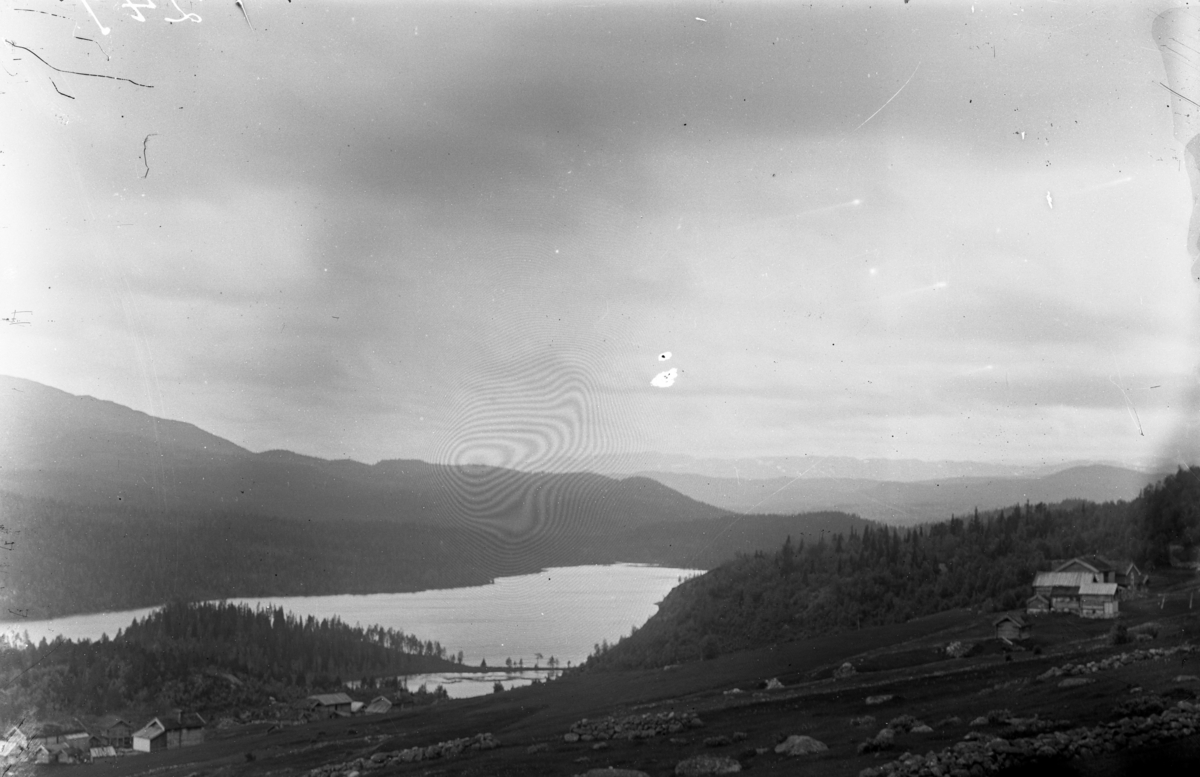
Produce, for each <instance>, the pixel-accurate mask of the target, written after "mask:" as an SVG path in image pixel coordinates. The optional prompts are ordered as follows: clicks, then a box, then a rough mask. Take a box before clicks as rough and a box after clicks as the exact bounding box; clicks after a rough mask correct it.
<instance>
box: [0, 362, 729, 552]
mask: <svg viewBox="0 0 1200 777" xmlns="http://www.w3.org/2000/svg"><path fill="white" fill-rule="evenodd" d="M0 416H2V417H4V418H6V419H9V422H8V423H7V424H6V425H5V426H4V427H3V428H0V488H4V489H7V490H10V491H13V492H16V493H19V494H24V495H27V496H34V497H41V498H52V499H57V500H62V501H67V502H76V503H98V504H116V503H122V504H125V505H129V506H136V507H142V508H152V509H163V510H180V509H187V510H191V511H196V510H214V509H217V510H233V511H237V512H243V513H256V514H263V515H276V516H281V517H286V518H293V519H302V520H311V521H341V520H369V521H381V520H382V521H396V522H403V523H421V524H431V525H438V526H456V527H458V528H466V527H472V526H473V527H475V528H480V529H484V530H486V531H488V532H491V533H493V534H495V535H497V536H498V537H508V538H517V537H525V538H529V537H531V536H534V535H541V534H544V533H556V532H558V531H560V530H564V529H569V530H571V531H580V530H583V531H612V530H618V529H622V528H628V527H630V526H633V525H639V524H644V523H659V522H677V521H686V520H693V519H698V518H715V517H718V516H720V515H723V514H725V513H727V512H728V511H727V510H725V509H723V508H717V507H712V506H710V505H706V504H702V503H700V502H697V501H695V500H693V499H690V498H688V497H686V496H684V495H682V494H679V493H677V492H675V491H673V490H671V489H670V488H668V487H666V486H664V485H662V484H661V483H659V482H657V481H655V480H653V479H650V478H647V477H640V476H635V477H626V478H624V479H620V480H618V479H614V478H608V477H603V476H600V475H594V474H589V473H563V474H544V473H524V472H516V471H513V470H505V469H498V468H493V467H482V466H464V467H448V466H441V465H436V464H428V463H426V462H422V461H403V460H396V461H381V462H379V463H377V464H373V465H371V464H363V463H361V462H357V461H351V460H340V461H328V460H325V459H319V458H314V457H311V456H302V455H299V454H296V453H291V452H289V451H266V452H263V453H252V452H251V451H248V450H246V449H245V448H242V447H240V446H238V445H235V444H233V443H231V442H229V441H228V440H224V439H222V438H220V437H217V436H215V435H212V434H209V433H208V432H206V431H204V430H203V429H200V428H198V427H196V426H193V425H191V424H187V423H182V422H179V421H169V420H164V419H161V418H155V417H153V416H150V415H147V414H145V413H141V412H138V411H136V410H131V409H129V408H127V407H124V406H122V405H118V404H116V403H114V402H107V401H104V400H99V399H94V398H92V397H79V396H75V395H72V394H68V393H66V392H64V391H59V390H58V389H54V388H50V387H48V386H44V385H42V384H39V383H35V382H33V381H29V380H23V379H20V378H11V377H0Z"/></svg>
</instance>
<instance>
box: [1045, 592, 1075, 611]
mask: <svg viewBox="0 0 1200 777" xmlns="http://www.w3.org/2000/svg"><path fill="white" fill-rule="evenodd" d="M1050 609H1052V610H1054V611H1055V612H1079V595H1078V594H1074V595H1070V596H1061V595H1056V596H1053V597H1051V599H1050Z"/></svg>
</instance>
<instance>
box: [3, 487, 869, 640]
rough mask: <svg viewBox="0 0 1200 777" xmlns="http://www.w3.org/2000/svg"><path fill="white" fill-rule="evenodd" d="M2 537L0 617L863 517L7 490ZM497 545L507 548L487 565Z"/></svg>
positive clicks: (363, 582) (717, 543)
mask: <svg viewBox="0 0 1200 777" xmlns="http://www.w3.org/2000/svg"><path fill="white" fill-rule="evenodd" d="M0 514H2V515H3V516H4V525H3V526H2V527H0V532H3V534H2V535H0V536H2V538H3V540H4V541H5V542H6V543H7V544H6V545H5V546H4V549H5V550H6V551H7V552H6V553H5V554H4V559H3V561H5V562H6V563H7V566H6V567H3V568H0V585H3V586H4V587H3V588H0V606H2V609H0V620H8V621H14V620H20V619H22V618H33V619H40V618H47V617H54V616H58V615H67V614H71V613H78V612H98V611H105V610H123V609H133V608H136V607H150V606H156V605H160V604H163V603H164V602H168V601H171V600H174V599H185V600H189V601H198V600H210V599H224V598H235V597H249V596H264V597H265V596H301V595H324V594H346V593H356V594H364V593H398V592H405V591H417V590H425V589H430V588H452V587H462V586H472V585H483V584H485V583H488V582H489V581H490V580H492V579H494V578H495V577H497V576H500V575H502V574H521V573H532V572H536V571H538V570H540V569H543V568H546V567H550V566H567V565H571V564H608V563H613V562H618V561H628V562H641V563H650V564H663V565H667V566H685V567H690V568H696V567H699V568H710V567H712V566H715V565H717V564H719V563H722V562H724V561H727V560H729V559H731V558H733V557H734V555H735V554H736V553H737V552H739V551H741V552H753V551H754V550H758V549H770V548H774V547H777V546H778V545H779V543H780V542H782V541H783V538H784V537H786V536H787V535H788V534H791V535H793V536H795V537H800V536H802V535H803V536H807V535H811V536H814V537H815V536H817V535H819V534H820V533H821V532H833V531H843V532H845V531H849V530H850V528H852V527H858V528H861V527H863V526H865V525H866V523H865V522H864V521H862V520H861V519H858V518H855V517H854V516H850V515H844V514H841V513H822V514H815V515H797V516H729V517H726V518H718V519H709V520H697V521H689V522H686V523H682V524H681V523H677V522H667V523H655V524H650V525H641V526H637V525H635V526H633V527H631V528H626V529H625V530H623V531H617V530H612V531H603V532H600V531H597V532H593V533H582V532H577V533H575V534H573V535H571V536H568V537H566V538H564V540H563V541H562V542H559V543H556V544H554V545H550V546H543V547H531V548H523V547H522V546H521V545H520V543H519V541H517V540H514V542H513V544H512V545H511V546H504V545H501V544H500V543H499V542H497V541H496V540H495V538H494V537H491V536H489V535H487V534H486V532H472V531H470V530H468V529H465V528H463V529H456V528H447V527H437V526H429V525H425V524H405V523H395V522H391V521H346V522H344V523H321V522H310V521H305V520H292V519H284V518H275V517H269V516H262V515H247V514H241V513H235V512H231V511H217V512H212V513H206V512H183V511H154V510H150V509H147V508H139V507H128V506H123V505H107V506H103V507H82V506H80V505H76V504H72V503H67V502H60V501H56V500H49V499H34V498H30V497H23V496H18V495H15V494H11V493H5V492H3V491H0ZM489 553H493V554H496V555H504V556H507V557H508V558H507V560H505V561H503V563H502V564H501V563H497V564H493V563H492V559H491V558H490V557H489Z"/></svg>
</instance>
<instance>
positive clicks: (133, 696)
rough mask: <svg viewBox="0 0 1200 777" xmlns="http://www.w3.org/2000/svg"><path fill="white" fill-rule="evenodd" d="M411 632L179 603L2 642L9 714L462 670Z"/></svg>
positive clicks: (289, 690)
mask: <svg viewBox="0 0 1200 777" xmlns="http://www.w3.org/2000/svg"><path fill="white" fill-rule="evenodd" d="M453 658H459V659H460V660H461V654H459V656H457V657H448V656H447V652H446V648H444V647H443V646H442V645H440V644H439V643H437V642H435V641H430V640H421V639H420V638H419V637H416V636H414V635H412V634H406V633H404V632H403V631H398V630H394V629H385V628H382V627H380V626H372V627H370V628H367V629H364V628H362V627H359V626H349V625H347V624H345V623H343V622H342V621H341V620H340V619H338V618H336V617H334V618H329V619H322V620H317V619H315V618H313V617H312V616H309V617H307V618H303V619H302V618H298V617H296V616H295V615H292V614H288V613H284V611H283V610H282V609H278V608H276V609H251V608H249V607H247V606H245V605H234V604H230V603H226V602H221V603H201V604H193V603H186V602H175V603H172V604H169V605H167V606H166V607H163V608H162V609H160V610H156V611H155V612H153V613H150V614H149V615H147V616H146V617H145V618H143V619H140V620H134V621H133V622H132V623H131V624H130V625H129V627H128V628H126V629H123V630H122V631H120V632H118V634H117V636H116V637H114V638H112V639H109V638H108V637H107V635H106V636H105V637H104V638H102V639H100V640H98V641H91V640H80V641H72V640H67V639H63V638H59V639H56V640H55V641H53V642H47V641H46V640H44V639H43V640H42V641H41V642H40V643H38V644H36V645H34V644H30V643H25V644H15V645H14V644H10V645H8V646H5V647H3V648H0V678H3V680H2V682H0V687H4V688H5V689H6V691H5V692H4V693H3V694H0V717H2V718H4V719H7V720H19V719H21V718H22V717H27V718H29V719H44V718H47V717H54V716H61V715H65V714H68V715H101V714H107V713H115V712H117V711H121V710H127V709H133V708H146V709H165V708H173V707H180V708H186V709H193V710H199V711H205V710H226V709H237V708H239V707H245V706H255V705H259V704H262V703H263V702H264V701H265V700H266V699H267V698H269V697H271V696H274V697H276V698H279V699H289V698H296V697H301V696H304V695H307V694H309V693H313V692H316V691H320V690H337V689H340V688H341V687H342V685H343V680H349V679H362V678H381V677H395V676H397V675H407V674H419V673H424V672H434V671H444V670H447V669H461V668H462V667H461V666H460V665H458V664H455V663H454V662H453V661H452V660H451V659H453Z"/></svg>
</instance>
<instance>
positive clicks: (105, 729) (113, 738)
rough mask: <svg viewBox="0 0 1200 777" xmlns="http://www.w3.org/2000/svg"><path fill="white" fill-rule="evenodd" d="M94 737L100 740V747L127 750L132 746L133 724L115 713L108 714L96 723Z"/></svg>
mask: <svg viewBox="0 0 1200 777" xmlns="http://www.w3.org/2000/svg"><path fill="white" fill-rule="evenodd" d="M96 738H97V739H98V740H100V742H99V746H101V747H104V746H112V747H115V748H117V749H119V750H129V749H130V748H132V747H133V726H131V725H129V724H128V723H126V722H125V721H124V720H122V719H121V718H118V717H116V716H115V715H109V716H108V717H106V718H102V719H101V720H100V722H99V723H97V724H96Z"/></svg>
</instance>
